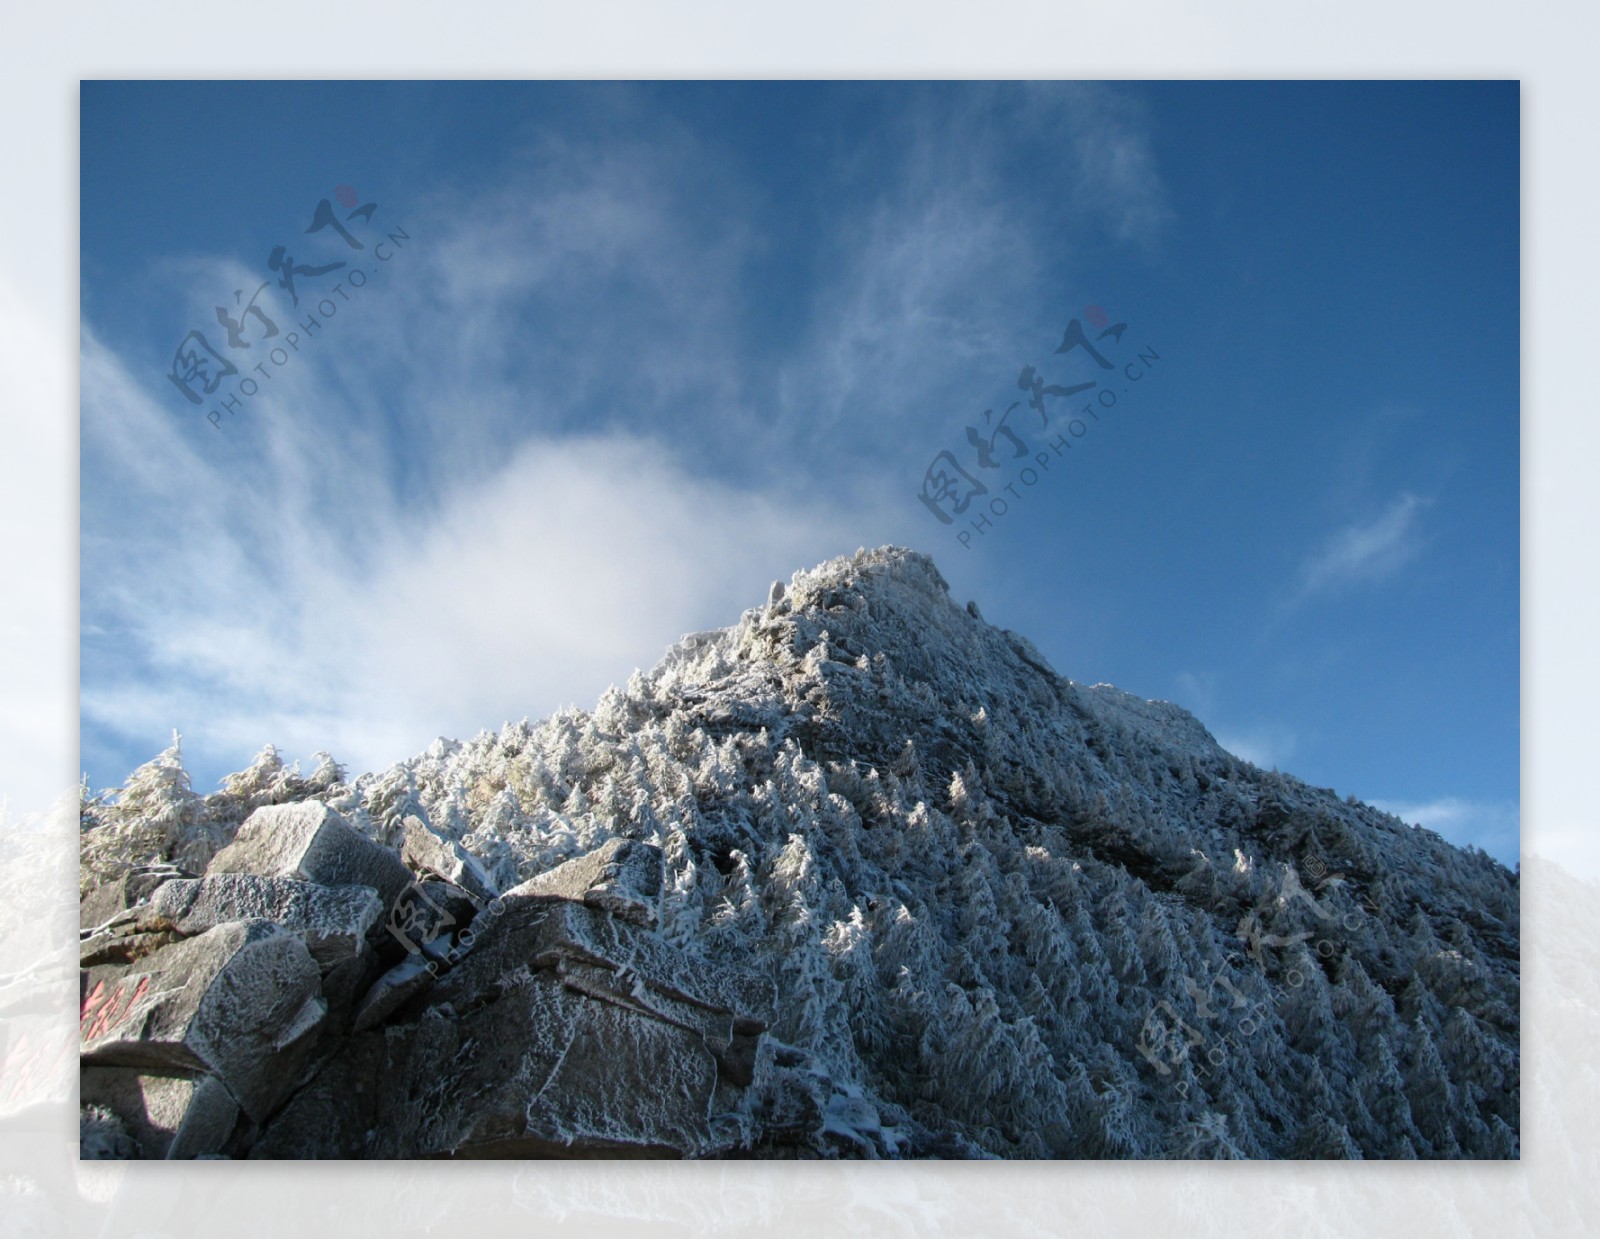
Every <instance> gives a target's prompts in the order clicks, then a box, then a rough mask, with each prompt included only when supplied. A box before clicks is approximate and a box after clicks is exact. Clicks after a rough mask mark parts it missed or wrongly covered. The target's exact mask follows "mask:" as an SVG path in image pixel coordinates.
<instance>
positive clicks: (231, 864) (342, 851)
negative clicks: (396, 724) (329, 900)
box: [206, 801, 411, 908]
mask: <svg viewBox="0 0 1600 1240" xmlns="http://www.w3.org/2000/svg"><path fill="white" fill-rule="evenodd" d="M241 873H242V874H261V875H265V876H268V877H281V878H298V879H303V880H305V881H306V882H311V883H321V884H323V885H325V886H330V887H336V886H341V885H344V884H356V885H359V886H363V887H371V888H373V889H374V890H375V891H376V892H377V893H378V897H379V898H380V899H381V900H382V901H383V904H384V907H385V908H387V907H388V906H389V905H390V904H391V903H392V902H393V901H394V898H395V897H396V896H398V895H399V894H400V893H401V892H402V891H403V890H405V888H406V886H407V885H408V884H409V883H410V882H411V872H410V871H409V870H407V869H406V867H405V866H404V865H403V864H402V863H401V861H400V858H399V857H398V856H396V855H395V854H394V853H393V852H391V851H390V850H389V849H387V848H384V847H382V846H381V845H378V844H374V843H373V842H372V841H371V840H369V839H367V837H366V836H364V835H362V834H361V833H360V832H359V831H357V830H356V829H355V828H354V827H352V826H351V825H350V824H349V823H348V822H346V821H345V819H344V818H343V816H341V815H340V814H339V813H338V812H337V811H335V810H332V809H329V808H328V807H327V806H326V805H324V804H323V803H322V802H321V801H301V802H298V803H296V804H293V805H267V806H263V807H262V808H261V809H258V810H256V811H255V813H253V814H251V815H250V817H249V818H247V819H245V821H244V825H243V826H241V827H240V828H239V833H238V835H236V836H235V837H234V840H233V843H231V844H229V845H228V846H227V847H226V848H224V849H223V850H222V851H221V852H219V853H217V855H216V856H215V857H213V858H212V859H211V864H210V865H209V866H208V867H207V868H206V874H207V875H208V876H209V875H215V874H241Z"/></svg>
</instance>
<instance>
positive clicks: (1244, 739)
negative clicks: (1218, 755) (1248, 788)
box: [1201, 720, 1300, 770]
mask: <svg viewBox="0 0 1600 1240" xmlns="http://www.w3.org/2000/svg"><path fill="white" fill-rule="evenodd" d="M1201 722H1202V723H1204V722H1205V721H1204V720H1201ZM1214 735H1215V736H1216V738H1217V744H1219V745H1221V746H1222V747H1223V748H1224V749H1226V750H1227V751H1228V752H1229V753H1231V754H1233V755H1234V756H1235V757H1238V758H1243V759H1244V760H1245V761H1246V762H1251V763H1254V764H1255V765H1256V766H1259V767H1261V768H1262V769H1263V770H1275V769H1277V768H1279V767H1281V766H1282V765H1283V764H1284V763H1285V762H1287V761H1288V760H1289V758H1291V757H1293V755H1294V752H1295V750H1296V749H1297V748H1298V746H1299V743H1300V742H1299V737H1298V736H1296V734H1295V733H1294V731H1293V730H1292V729H1290V728H1286V727H1283V726H1281V725H1277V724H1262V725H1258V726H1255V727H1246V728H1241V729H1237V730H1234V729H1229V728H1222V729H1219V730H1217V731H1216V732H1214Z"/></svg>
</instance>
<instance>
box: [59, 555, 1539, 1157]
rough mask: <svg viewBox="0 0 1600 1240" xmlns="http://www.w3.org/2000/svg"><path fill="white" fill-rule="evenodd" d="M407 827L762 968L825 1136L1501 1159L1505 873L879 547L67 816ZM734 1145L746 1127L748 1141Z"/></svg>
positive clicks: (207, 829) (774, 1029) (139, 842)
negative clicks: (340, 763) (1068, 670)
mask: <svg viewBox="0 0 1600 1240" xmlns="http://www.w3.org/2000/svg"><path fill="white" fill-rule="evenodd" d="M296 799H319V800H323V801H326V802H327V803H328V804H329V805H330V806H332V807H333V808H335V809H337V810H338V811H340V813H342V814H343V815H344V816H345V817H346V818H347V819H348V820H349V821H350V822H352V823H354V824H355V825H356V826H357V827H358V828H359V829H360V830H362V831H363V832H365V833H366V834H367V835H368V836H369V837H370V838H371V839H372V840H374V841H376V842H379V843H383V844H388V845H392V846H396V847H398V846H399V844H400V842H401V836H402V834H403V831H404V826H403V823H404V821H405V819H406V818H407V817H408V816H409V817H414V818H420V819H422V820H424V821H425V822H426V823H427V824H428V825H429V826H431V828H432V829H433V830H434V831H435V832H438V833H439V834H441V835H444V836H447V837H450V838H453V839H454V840H457V841H459V842H460V843H461V844H462V845H464V846H465V848H466V849H467V850H469V851H470V852H471V853H472V854H474V855H475V856H476V857H477V858H478V859H479V860H480V861H481V862H482V863H483V866H484V869H485V870H486V872H487V874H488V875H489V876H490V877H491V878H492V879H493V881H494V883H495V884H496V885H497V886H498V887H499V888H500V889H502V890H504V889H506V888H509V887H511V886H513V885H514V884H516V883H519V882H522V881H524V880H527V879H529V878H532V877H533V876H535V875H538V874H541V873H544V872H546V871H548V870H549V869H551V868H552V867H553V866H555V865H557V864H560V863H562V862H564V861H567V860H569V859H572V858H575V857H577V856H579V855H581V854H584V853H586V852H588V851H590V850H592V849H594V848H595V847H597V846H598V845H600V844H602V843H604V842H605V841H606V840H608V839H610V838H613V837H617V836H621V837H627V838H631V839H636V840H640V841H644V842H647V843H651V844H654V845H657V846H658V847H659V848H660V849H661V850H662V851H663V853H664V856H665V877H664V884H663V898H662V905H661V915H660V924H659V929H658V933H659V934H660V935H661V936H662V937H664V938H665V939H666V940H667V941H668V943H669V944H671V945H672V946H673V947H675V948H676V949H678V950H680V951H682V952H685V953H688V954H689V955H690V956H692V957H695V958H703V959H704V960H705V961H707V962H709V963H710V964H713V965H716V964H724V965H726V966H727V967H729V968H742V969H746V970H751V969H753V970H755V971H758V972H760V973H763V974H765V975H766V976H767V977H768V978H769V979H770V981H771V982H772V984H773V986H774V989H775V993H776V995H777V1002H776V1019H775V1021H774V1022H773V1023H772V1024H771V1027H770V1029H769V1031H768V1036H769V1037H770V1038H771V1039H773V1040H774V1041H775V1042H777V1043H781V1044H783V1045H787V1046H790V1047H794V1048H797V1049H798V1050H799V1051H801V1052H804V1054H805V1055H806V1056H807V1057H808V1062H810V1063H813V1064H815V1065H818V1067H819V1070H822V1071H825V1072H826V1075H827V1077H828V1078H829V1080H830V1081H831V1082H832V1085H833V1090H834V1093H833V1101H832V1102H830V1103H829V1105H828V1113H827V1115H826V1116H825V1121H826V1122H825V1124H824V1131H823V1132H821V1133H819V1134H817V1136H816V1139H815V1140H814V1141H812V1142H811V1144H810V1146H809V1147H808V1148H811V1149H813V1150H814V1151H815V1152H820V1153H838V1154H844V1155H847V1156H848V1155H852V1154H872V1155H897V1154H899V1155H904V1154H912V1155H916V1154H930V1153H933V1154H943V1155H947V1156H949V1155H957V1156H961V1155H965V1156H981V1155H995V1156H1001V1157H1061V1156H1066V1157H1194V1156H1200V1157H1240V1156H1242V1157H1313V1158H1321V1157H1358V1156H1359V1157H1368V1158H1374V1157H1377V1158H1412V1157H1422V1158H1430V1157H1449V1158H1457V1157H1513V1156H1515V1155H1516V1153H1517V1145H1518V1138H1517V1126H1518V1112H1519V1101H1518V1099H1519V1064H1518V934H1519V930H1518V880H1517V876H1516V875H1515V874H1513V873H1511V872H1510V871H1508V870H1507V869H1505V868H1504V867H1503V866H1501V865H1500V864H1499V863H1497V862H1495V861H1494V860H1493V859H1491V858H1490V857H1488V856H1487V855H1485V854H1483V853H1481V852H1477V851H1473V850H1466V851H1463V850H1461V849H1457V848H1455V847H1453V846H1451V845H1450V844H1448V843H1446V842H1445V841H1444V840H1442V839H1440V838H1439V837H1438V836H1436V835H1434V834H1432V833H1430V832H1427V831H1424V830H1421V829H1418V828H1413V827H1408V826H1406V825H1405V824H1403V823H1401V822H1400V821H1399V820H1397V819H1395V818H1393V817H1391V816H1388V815H1386V814H1383V813H1381V812H1380V811H1378V810H1376V809H1373V808H1372V807H1370V806H1367V805H1364V804H1361V803H1359V802H1357V801H1355V800H1354V799H1351V800H1348V801H1347V800H1341V799H1340V798H1338V797H1337V796H1336V795H1335V794H1334V793H1332V792H1331V791H1329V790H1325V789H1317V788H1311V787H1308V786H1306V785H1305V784H1303V783H1301V782H1299V781H1297V780H1295V779H1292V778H1290V777H1287V776H1284V775H1280V774H1277V773H1272V772H1266V771H1262V770H1260V769H1258V768H1256V767H1254V766H1252V765H1250V764H1249V763H1246V762H1243V761H1240V760H1239V759H1237V758H1235V757H1233V756H1232V755H1230V754H1228V753H1227V752H1225V751H1224V750H1223V749H1222V748H1221V747H1220V746H1218V744H1217V743H1216V741H1215V740H1214V739H1213V737H1212V736H1211V735H1210V733H1209V732H1207V731H1206V729H1205V728H1204V727H1203V726H1202V725H1201V724H1200V723H1199V721H1197V720H1196V719H1195V718H1194V717H1193V716H1192V715H1190V714H1189V713H1188V712H1186V711H1184V710H1182V709H1180V708H1179V707H1176V706H1173V705H1171V704H1168V703H1163V702H1146V701H1143V700H1141V699H1138V698H1136V697H1133V696H1131V695H1129V694H1125V693H1122V692H1120V691H1118V690H1116V689H1114V688H1112V687H1110V686H1106V685H1094V686H1085V685H1080V684H1076V683H1073V682H1070V681H1068V680H1066V679H1063V678H1062V677H1060V676H1059V675H1057V674H1056V673H1055V672H1054V671H1053V670H1052V669H1051V668H1050V666H1049V664H1048V663H1047V662H1046V661H1045V659H1044V658H1043V657H1042V656H1041V655H1040V654H1039V652H1038V651H1037V650H1035V649H1034V648H1033V646H1032V645H1031V644H1030V643H1029V642H1028V641H1027V640H1026V639H1024V638H1022V637H1020V636H1018V635H1016V634H1013V633H1009V632H1006V631H1003V630H999V629H996V628H993V627H991V626H989V625H988V624H986V623H984V622H983V620H982V619H981V618H980V617H979V614H978V611H977V608H976V607H975V606H973V605H970V604H969V605H968V606H967V607H966V608H963V607H961V606H959V605H957V604H956V603H955V602H953V601H952V599H951V598H950V595H949V591H948V587H947V586H946V584H945V582H944V581H943V579H942V578H941V577H940V575H939V573H938V571H937V569H936V568H935V567H934V565H933V563H932V561H930V560H929V559H928V558H926V557H925V556H922V555H920V554H917V553H915V552H910V551H905V550H901V549H897V548H883V549H880V550H877V551H872V552H858V553H857V554H856V555H854V556H852V557H845V558H841V559H837V560H832V561H829V562H828V563H825V564H823V565H821V566H819V567H817V568H815V569H812V570H810V571H806V572H801V573H798V574H796V575H795V577H794V578H793V579H792V581H791V582H790V583H789V584H788V586H787V587H784V586H781V585H775V586H774V588H773V591H772V594H771V597H770V598H769V600H768V601H767V603H766V604H765V605H763V606H760V607H756V608H753V609H752V610H750V611H747V612H746V613H745V614H744V616H743V617H742V618H741V619H740V620H739V622H738V623H737V624H735V625H733V626H732V627H730V628H727V629H723V630H716V631H712V632H707V633H700V634H694V635H691V636H690V637H687V638H685V639H684V640H683V641H681V642H680V643H679V644H678V645H676V646H675V647H673V648H672V649H671V650H669V651H668V652H667V654H666V655H665V657H664V658H663V659H662V660H661V662H660V663H659V664H658V665H657V666H656V667H655V668H654V669H653V670H652V671H650V672H649V673H647V674H636V675H635V676H634V677H633V678H632V679H631V680H630V681H629V683H628V685H627V686H626V687H625V688H623V689H613V690H610V691H608V692H607V693H606V694H605V695H604V697H603V698H602V699H601V701H600V702H599V703H598V705H597V706H596V708H595V709H594V710H593V711H592V712H581V711H579V712H567V713H562V714H559V715H557V716H555V717H553V718H551V719H548V720H546V721H544V722H542V723H540V724H537V725H532V726H530V725H529V724H527V723H526V722H524V723H521V724H517V725H510V726H507V727H505V728H504V729H502V730H501V731H500V732H499V733H497V734H496V733H489V732H485V733H481V734H480V735H478V736H477V737H475V738H473V739H472V740H470V741H467V742H455V741H443V740H441V741H438V742H435V743H434V745H432V746H431V747H430V748H429V749H428V750H427V751H426V752H425V753H423V754H422V755H420V756H419V757H417V758H416V759H414V760H412V761H410V762H407V763H404V764H402V765H400V766H398V767H396V768H394V769H392V770H390V771H388V772H385V773H381V774H373V775H365V776H362V777H361V778H359V779H356V780H354V781H353V782H348V783H347V782H344V776H343V773H342V772H341V771H340V770H339V769H338V768H337V767H336V766H334V765H333V764H332V763H331V762H325V763H324V764H323V766H322V767H321V768H319V770H318V772H317V773H316V774H315V775H313V776H312V777H311V778H309V779H306V780H300V779H299V778H298V777H297V776H294V775H292V774H291V773H289V772H285V771H283V770H282V769H281V767H280V766H279V765H278V764H277V760H276V758H275V756H274V755H272V754H271V752H270V751H269V752H268V753H266V754H265V755H264V756H263V758H262V759H260V760H258V763H257V765H256V767H254V768H252V770H250V771H247V772H245V773H243V774H242V775H240V776H238V777H235V778H234V780H233V781H232V782H231V783H230V785H229V787H228V788H227V789H226V790H225V791H224V792H222V793H218V794H216V795H214V796H212V797H207V798H200V797H196V796H194V795H193V794H192V793H190V792H189V791H188V788H187V781H186V780H185V778H184V777H183V775H182V771H181V767H180V766H179V764H178V761H177V758H176V755H175V754H172V753H169V754H168V755H165V756H164V758H163V759H158V760H157V762H155V763H152V764H150V765H149V766H147V767H146V768H142V770H141V772H139V773H136V775H135V778H134V780H133V781H131V783H130V788H129V790H128V791H127V792H125V793H124V795H123V796H122V797H121V798H120V800H116V799H114V800H113V801H111V802H109V803H108V802H102V801H95V802H91V803H88V804H87V805H86V807H85V825H86V828H87V830H86V834H85V837H84V838H85V852H84V871H85V875H86V878H85V883H86V885H88V884H89V883H90V882H91V880H94V881H98V880H99V879H100V878H103V877H106V876H111V875H114V874H116V873H117V872H118V871H119V869H120V868H122V867H124V866H126V865H127V864H129V863H130V862H132V861H137V860H143V859H146V858H149V857H153V856H157V855H159V856H161V857H164V858H167V859H171V860H177V861H179V862H180V863H181V864H186V865H188V866H189V867H190V868H192V869H196V870H198V868H200V867H201V866H203V865H204V862H205V860H206V859H207V858H208V857H209V855H210V854H211V853H212V852H213V851H214V850H215V849H216V848H217V847H219V846H220V845H221V844H222V843H224V842H225V841H226V840H227V839H229V838H231V836H232V833H233V831H234V830H235V829H236V828H237V826H238V823H239V822H240V821H241V820H242V819H243V817H244V816H245V815H246V814H248V813H249V812H250V810H251V809H253V808H255V807H256V806H258V805H261V804H265V803H271V802H274V801H284V800H296ZM755 1152H758V1153H759V1152H764V1151H763V1150H762V1149H761V1148H757V1149H756V1151H755Z"/></svg>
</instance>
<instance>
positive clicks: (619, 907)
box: [506, 838, 662, 929]
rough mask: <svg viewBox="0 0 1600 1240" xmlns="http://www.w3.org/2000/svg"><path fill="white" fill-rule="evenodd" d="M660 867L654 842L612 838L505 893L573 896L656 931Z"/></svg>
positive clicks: (658, 921) (575, 900) (660, 860)
mask: <svg viewBox="0 0 1600 1240" xmlns="http://www.w3.org/2000/svg"><path fill="white" fill-rule="evenodd" d="M661 868H662V857H661V850H660V849H659V848H657V847H656V846H655V845H654V844H644V843H641V842H640V841H638V840H629V839H620V838H618V839H611V840H607V841H606V842H605V843H604V844H602V845H600V847H599V848H596V849H595V850H594V851H593V852H589V853H585V854H584V855H583V856H581V857H574V858H573V859H572V860H571V861H567V862H564V863H563V864H561V865H558V866H556V867H555V869H553V870H546V871H545V872H544V873H543V874H536V875H534V876H533V877H532V878H530V879H529V880H528V881H527V882H525V883H520V884H518V885H517V886H516V887H513V888H512V889H511V890H510V891H508V892H506V896H507V898H510V897H512V896H520V897H524V898H530V899H531V898H543V899H552V900H571V901H574V902H576V903H579V904H587V905H588V906H589V907H590V908H595V909H600V910H602V911H604V912H607V913H610V914H612V915H613V916H616V917H620V918H622V919H623V920H624V921H631V922H633V923H634V924H635V925H638V926H644V927H646V928H647V929H654V928H655V927H656V926H658V925H659V924H660V923H661Z"/></svg>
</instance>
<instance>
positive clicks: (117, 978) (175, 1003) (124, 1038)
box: [79, 921, 327, 1120]
mask: <svg viewBox="0 0 1600 1240" xmlns="http://www.w3.org/2000/svg"><path fill="white" fill-rule="evenodd" d="M320 980H321V973H320V970H319V969H318V968H317V964H316V961H315V960H313V959H312V957H311V953H310V952H309V951H307V950H306V947H305V944H303V943H302V942H301V941H300V940H299V939H298V938H297V937H295V936H294V935H292V934H290V933H288V932H287V931H285V930H282V929H279V928H278V927H277V926H275V925H273V924H272V923H271V922H265V921H250V922H230V923H228V924H226V925H221V926H217V927H216V928H215V929H212V930H208V931H206V932H205V933H204V934H201V935H199V936H197V937H195V938H192V939H185V940H184V941H183V942H181V943H174V944H172V945H170V946H167V947H163V948H161V949H160V950H158V951H156V952H154V953H152V954H151V955H149V956H147V957H145V958H144V959H142V960H140V961H139V962H138V964H137V965H136V966H120V965H98V966H95V967H94V968H90V969H87V970H84V971H83V972H82V973H81V974H80V983H79V985H80V1004H79V1011H80V1019H79V1058H80V1062H82V1063H84V1064H86V1065H102V1066H107V1067H125V1068H136V1069H140V1070H142V1071H145V1072H150V1073H155V1074H167V1075H177V1076H191V1075H200V1074H204V1073H211V1074H213V1075H215V1076H217V1077H218V1078H220V1079H221V1080H222V1082H223V1083H224V1084H225V1085H226V1086H227V1088H228V1091H229V1092H230V1093H231V1094H232V1095H233V1097H234V1098H235V1099H237V1100H238V1102H239V1105H240V1106H241V1108H242V1109H243V1110H244V1111H245V1113H246V1114H247V1115H249V1116H250V1117H251V1118H252V1119H256V1120H261V1119H264V1118H265V1117H266V1116H267V1115H268V1114H270V1113H271V1111H272V1109H273V1108H274V1107H275V1106H276V1105H277V1104H278V1103H279V1102H281V1101H282V1100H283V1098H284V1097H285V1096H286V1095H287V1094H288V1093H289V1092H290V1091H291V1090H292V1089H293V1088H294V1086H295V1085H296V1084H297V1083H298V1080H299V1076H300V1074H301V1071H302V1069H303V1067H304V1065H305V1061H306V1057H307V1055H308V1054H309V1052H310V1050H311V1046H312V1044H313V1041H314V1035H315V1034H316V1032H317V1031H318V1029H319V1027H320V1026H321V1024H322V1021H323V1018H324V1017H325V1016H326V1014H327V1004H326V1003H325V1002H324V1000H323V999H322V997H321V996H320V994H319V993H318V992H319V983H320Z"/></svg>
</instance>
